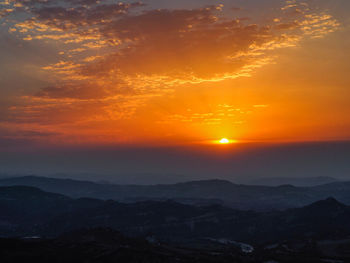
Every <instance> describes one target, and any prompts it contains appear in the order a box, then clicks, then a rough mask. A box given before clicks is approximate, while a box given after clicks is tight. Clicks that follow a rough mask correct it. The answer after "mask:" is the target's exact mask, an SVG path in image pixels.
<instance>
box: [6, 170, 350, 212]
mask: <svg viewBox="0 0 350 263" xmlns="http://www.w3.org/2000/svg"><path fill="white" fill-rule="evenodd" d="M14 185H25V186H32V187H38V188H40V189H42V190H44V191H48V192H54V193H60V194H63V195H66V196H69V197H72V198H82V197H88V198H97V199H103V200H108V199H113V200H116V201H121V202H140V201H146V200H154V201H166V200H168V199H172V200H174V201H177V202H180V203H184V204H190V205H210V204H221V205H225V206H228V207H231V208H235V209H241V210H257V211H271V210H282V209H287V208H293V207H301V206H305V205H308V204H311V203H312V202H316V201H318V200H320V199H325V198H327V197H329V196H333V197H334V198H336V199H337V200H339V201H341V202H343V203H345V204H350V182H335V183H330V184H326V185H320V186H313V187H295V186H292V185H280V186H274V187H272V186H256V185H239V184H234V183H232V182H229V181H225V180H204V181H191V182H184V183H177V184H168V185H115V184H101V183H94V182H88V181H78V180H72V179H57V178H46V177H37V176H24V177H15V178H6V179H2V180H0V186H14Z"/></svg>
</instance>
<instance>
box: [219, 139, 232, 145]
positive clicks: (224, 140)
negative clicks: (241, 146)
mask: <svg viewBox="0 0 350 263" xmlns="http://www.w3.org/2000/svg"><path fill="white" fill-rule="evenodd" d="M220 143H222V144H228V143H230V141H229V140H228V139H226V138H222V139H221V140H220Z"/></svg>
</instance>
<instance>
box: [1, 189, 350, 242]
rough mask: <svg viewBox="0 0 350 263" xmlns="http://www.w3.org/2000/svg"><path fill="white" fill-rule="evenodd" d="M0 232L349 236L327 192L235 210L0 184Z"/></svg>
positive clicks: (266, 238) (344, 210)
mask: <svg viewBox="0 0 350 263" xmlns="http://www.w3.org/2000/svg"><path fill="white" fill-rule="evenodd" d="M0 211H1V215H0V236H3V237H23V236H45V237H56V236H59V235H61V234H63V233H66V232H70V231H73V230H77V229H80V228H96V227H108V228H112V229H115V230H118V231H121V232H122V233H124V234H126V235H128V236H134V237H147V236H154V237H155V238H156V239H157V240H162V241H163V242H169V243H180V244H184V243H188V242H192V241H193V240H200V239H205V238H211V239H216V240H220V239H223V238H224V239H227V240H234V241H239V242H245V243H248V244H253V245H256V244H265V243H274V242H281V241H283V240H297V239H305V238H316V239H339V238H346V237H347V236H350V226H349V224H348V222H349V221H350V207H349V206H347V205H345V204H342V203H340V202H338V201H337V200H336V199H334V198H327V199H325V200H321V201H318V202H315V203H313V204H310V205H308V206H304V207H301V208H293V209H287V210H284V211H273V212H256V211H241V210H237V209H232V208H228V207H224V206H221V205H208V206H193V205H187V204H181V203H178V202H175V201H172V200H168V201H143V202H135V203H120V202H117V201H113V200H99V199H92V198H78V199H74V198H70V197H66V196H64V195H61V194H54V193H48V192H44V191H42V190H40V189H38V188H34V187H27V186H11V187H0Z"/></svg>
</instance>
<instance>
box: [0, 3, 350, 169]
mask: <svg viewBox="0 0 350 263" xmlns="http://www.w3.org/2000/svg"><path fill="white" fill-rule="evenodd" d="M349 12H350V2H349V1H348V0H304V1H298V0H287V1H285V0H279V1H277V0H266V1H265V0H264V1H262V0H224V1H215V0H186V1H185V0H177V1H170V0H144V1H142V2H136V1H120V2H118V1H111V0H101V1H97V0H69V1H68V0H55V1H53V0H0V57H1V60H0V152H1V155H2V156H3V163H2V169H3V171H4V172H7V171H16V172H19V171H33V172H38V171H41V172H43V171H45V172H47V170H50V167H51V168H52V167H55V169H57V167H56V166H48V167H46V168H45V169H44V168H43V165H42V164H41V166H40V162H37V165H35V167H34V166H33V167H34V168H33V167H31V168H28V167H29V166H30V165H29V164H30V163H29V164H28V162H24V163H23V162H22V161H23V160H24V159H25V157H23V156H28V152H31V154H34V155H35V156H36V157H37V159H38V160H39V159H40V158H39V157H40V156H41V157H43V156H42V152H45V153H47V152H48V153H56V152H57V151H58V152H60V153H62V151H63V152H64V151H67V149H73V150H72V151H73V152H74V149H75V150H76V151H78V152H77V153H76V154H78V153H79V154H82V152H84V150H82V149H87V148H88V149H90V150H91V151H92V152H101V151H102V154H101V156H105V155H108V153H110V152H109V151H110V150H106V149H109V148H108V147H112V148H113V149H114V150H116V151H118V153H119V155H117V156H120V155H123V156H125V155H127V154H125V155H124V154H123V153H125V152H130V151H131V152H133V153H135V154H136V155H140V154H139V153H144V155H145V157H144V159H146V160H151V159H152V163H154V160H157V158H158V157H157V156H158V155H159V154H160V153H162V154H160V155H164V154H163V153H164V152H166V153H170V152H172V153H173V152H176V153H177V154H179V150H178V149H179V147H180V148H181V147H182V148H181V149H182V150H181V151H180V152H182V153H185V152H188V149H190V151H191V152H193V151H194V152H198V151H197V150H198V149H203V147H204V148H205V150H203V151H204V152H205V154H206V155H208V156H211V155H215V156H214V157H215V158H216V157H217V156H218V152H217V150H218V151H219V153H220V154H224V153H225V152H226V153H227V149H228V148H229V149H230V151H231V152H230V156H231V153H232V152H236V151H237V150H236V148H239V149H241V148H244V147H246V148H247V149H250V147H251V145H257V146H256V147H255V148H256V149H257V151H258V149H260V145H269V146H266V147H267V148H268V147H272V146H271V145H276V144H289V143H295V144H300V143H302V144H303V143H306V144H307V143H312V142H324V143H325V144H327V143H328V142H330V141H331V142H342V141H348V140H349V139H350V117H349V116H350V103H349V102H350V101H349V100H350V89H349V84H350V78H349V77H348V72H349V70H350V63H349V61H350V54H349V52H348V49H349V47H350V17H349V16H348V14H349ZM221 138H227V139H228V140H229V141H230V142H231V145H220V143H218V141H219V140H220V139H221ZM238 145H239V146H238ZM242 145H245V146H244V147H243V146H242ZM247 145H248V146H247ZM335 145H336V146H335V147H336V148H337V149H338V146H337V145H338V144H337V143H335ZM106 147H107V148H106ZM212 147H214V148H212ZM223 147H226V148H223ZM276 147H277V146H276ZM286 147H287V146H286ZM288 147H289V146H288ZM288 147H287V148H288ZM298 147H299V146H298ZM298 147H297V148H298ZM155 148H156V149H157V151H156V152H157V154H155V155H154V156H153V155H152V154H150V153H149V151H151V149H155ZM287 148H286V149H287ZM299 148H300V147H299ZM299 148H298V149H299ZM316 148H317V147H316ZM326 148H327V147H325V149H326ZM62 149H64V150H62ZM101 149H104V150H101ZM140 149H148V150H147V151H143V150H140ZM167 149H172V150H167ZM174 149H176V150H174ZM208 149H210V150H208ZM212 149H214V150H212ZM269 149H270V148H269ZM72 151H70V153H71V156H74V154H72ZM200 151H202V150H200ZM220 151H221V152H220ZM320 151H322V149H320ZM152 152H154V151H153V150H152ZM282 152H285V151H282ZM348 153H349V152H346V151H344V150H342V151H341V156H343V157H344V156H345V155H346V156H348V155H347V154H348ZM220 154H219V156H221V155H220ZM344 154H345V155H344ZM93 155H94V154H91V156H93ZM165 155H166V154H165ZM170 155H171V154H170ZM179 155H180V156H181V154H179ZM194 155H195V154H194ZM60 156H61V157H57V156H56V157H55V158H58V159H57V161H56V162H63V161H62V160H63V159H64V158H63V157H62V155H60ZM140 156H141V155H140ZM140 156H139V157H138V158H139V159H140V160H143V157H140ZM271 156H274V155H273V154H272V155H271ZM214 157H213V158H214ZM176 158H178V159H179V158H180V159H181V158H182V157H176ZM198 158H199V157H198ZM271 158H272V157H271ZM286 158H287V157H286ZM305 158H306V157H305ZM92 159H93V158H92V157H86V159H85V161H86V162H91V161H92ZM124 159H125V158H124ZM124 159H123V160H124ZM249 159H250V158H248V160H249ZM287 159H288V158H287ZM291 159H295V158H289V160H291ZM306 159H307V158H306ZM321 159H322V158H321ZM8 160H11V161H8ZM128 160H129V161H130V162H131V163H132V161H133V154H131V155H130V156H129V159H127V158H126V161H125V162H126V163H128ZM198 160H202V159H201V158H199V159H198ZM16 162H17V165H16ZM111 162H113V161H112V160H111ZM125 162H124V163H125ZM18 163H22V164H23V165H20V166H21V169H22V170H19V169H18ZM140 163H142V162H140ZM214 163H215V165H214V164H213V165H214V167H217V165H219V164H218V163H216V162H214ZM154 165H155V164H152V165H151V167H149V165H148V166H147V165H140V167H139V168H138V169H135V167H134V166H133V164H130V165H129V166H126V167H124V168H123V169H121V170H120V171H119V172H121V171H122V172H125V173H127V172H144V173H147V172H152V173H153V172H158V173H164V172H167V173H182V174H186V173H192V174H198V173H201V172H200V171H199V170H198V171H197V172H193V171H192V170H191V169H189V168H188V167H187V166H186V167H187V168H186V169H185V168H183V169H179V167H181V165H182V164H179V163H176V164H172V163H169V165H168V169H165V170H164V169H161V171H158V170H157V169H155V168H154ZM256 165H257V164H256ZM331 165H333V166H334V165H335V164H334V163H333V164H331ZM63 166H64V165H63ZM83 166H84V165H83V164H81V167H83ZM98 166H99V162H97V161H96V162H95V166H94V167H98ZM107 166H108V165H107ZM59 167H62V165H61V166H59ZM67 167H71V166H69V165H68V166H67ZM118 167H120V166H117V167H114V168H113V169H112V168H110V169H109V170H108V172H111V170H113V171H115V170H117V172H118ZM302 167H303V166H302ZM221 168H222V167H221ZM255 168H256V170H257V171H258V170H261V167H260V166H256V167H255ZM91 169H92V168H91ZM91 169H90V170H91ZM216 169H217V168H216ZM61 170H62V169H61ZM63 170H64V171H71V168H66V169H63ZM73 170H76V169H73ZM78 170H79V171H82V172H85V170H89V169H85V170H84V168H79V169H78ZM139 170H140V171H139ZM217 170H219V169H217ZM99 171H100V172H101V171H104V172H107V171H105V170H103V169H102V168H101V169H100V170H99ZM213 171H215V169H214V168H213ZM220 171H221V173H225V171H226V173H228V172H229V171H232V169H231V168H227V169H226V170H225V169H223V168H222V169H221V170H220ZM237 171H238V172H241V170H239V169H238V170H237ZM257 171H255V172H253V171H251V172H250V173H257ZM279 172H281V171H279ZM212 173H213V172H212V171H211V174H212ZM340 173H342V174H343V173H344V171H340ZM208 174H209V172H208Z"/></svg>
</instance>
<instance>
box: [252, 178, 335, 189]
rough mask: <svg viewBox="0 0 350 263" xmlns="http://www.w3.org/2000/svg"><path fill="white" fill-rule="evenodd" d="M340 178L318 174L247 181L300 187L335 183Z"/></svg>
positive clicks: (256, 183)
mask: <svg viewBox="0 0 350 263" xmlns="http://www.w3.org/2000/svg"><path fill="white" fill-rule="evenodd" d="M337 181H339V180H337V179H335V178H333V177H327V176H317V177H264V178H258V179H254V180H250V181H247V184H249V185H265V186H279V185H293V186H300V187H311V186H318V185H323V184H329V183H334V182H337Z"/></svg>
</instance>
